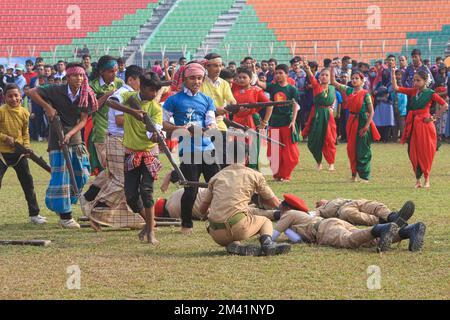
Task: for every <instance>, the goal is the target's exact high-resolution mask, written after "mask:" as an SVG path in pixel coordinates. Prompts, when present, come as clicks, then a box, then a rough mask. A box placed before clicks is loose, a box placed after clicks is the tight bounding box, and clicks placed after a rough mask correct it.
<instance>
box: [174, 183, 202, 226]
mask: <svg viewBox="0 0 450 320" xmlns="http://www.w3.org/2000/svg"><path fill="white" fill-rule="evenodd" d="M183 193H184V189H178V190H176V191H175V192H174V193H172V195H171V196H170V197H169V199H167V201H166V210H167V212H168V213H169V216H170V217H171V218H177V219H180V218H181V197H182V196H183ZM206 193H207V189H206V188H199V189H198V193H197V198H196V199H195V202H194V207H193V208H192V218H193V219H194V220H204V219H205V218H206V216H203V215H202V214H201V213H200V205H201V204H202V202H203V199H204V198H205V196H206Z"/></svg>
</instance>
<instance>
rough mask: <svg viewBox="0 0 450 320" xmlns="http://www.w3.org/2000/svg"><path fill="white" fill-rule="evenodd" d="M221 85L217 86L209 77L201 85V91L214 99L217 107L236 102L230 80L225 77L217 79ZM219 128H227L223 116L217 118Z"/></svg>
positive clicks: (223, 129) (224, 129)
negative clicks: (224, 78)
mask: <svg viewBox="0 0 450 320" xmlns="http://www.w3.org/2000/svg"><path fill="white" fill-rule="evenodd" d="M217 81H218V83H219V85H218V86H215V85H214V84H213V83H212V82H211V80H209V79H208V78H206V79H205V81H203V84H202V85H201V87H200V91H201V92H203V93H204V94H205V95H207V96H208V97H210V98H211V99H213V101H214V105H215V106H216V108H217V107H223V106H225V105H226V104H230V103H234V102H235V101H236V100H235V99H234V96H233V93H232V92H231V87H230V84H229V83H228V82H226V81H225V80H223V79H220V78H219V79H217ZM216 121H217V128H218V129H219V130H222V131H226V130H227V126H226V125H225V123H224V122H223V120H222V116H219V117H217V118H216Z"/></svg>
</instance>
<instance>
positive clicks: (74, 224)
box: [59, 219, 81, 229]
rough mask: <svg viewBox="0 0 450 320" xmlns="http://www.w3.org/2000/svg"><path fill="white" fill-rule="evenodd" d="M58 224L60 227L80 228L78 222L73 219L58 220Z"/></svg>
mask: <svg viewBox="0 0 450 320" xmlns="http://www.w3.org/2000/svg"><path fill="white" fill-rule="evenodd" d="M59 225H60V226H61V228H63V229H80V228H81V227H80V224H79V223H78V222H76V221H75V220H74V219H69V220H63V219H61V220H59Z"/></svg>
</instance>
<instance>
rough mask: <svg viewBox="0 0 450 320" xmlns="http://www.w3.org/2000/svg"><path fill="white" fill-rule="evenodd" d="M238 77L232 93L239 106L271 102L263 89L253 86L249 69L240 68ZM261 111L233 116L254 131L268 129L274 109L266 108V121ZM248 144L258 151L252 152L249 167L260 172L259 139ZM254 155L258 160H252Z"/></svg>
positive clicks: (243, 112) (245, 109)
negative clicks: (260, 115) (262, 117)
mask: <svg viewBox="0 0 450 320" xmlns="http://www.w3.org/2000/svg"><path fill="white" fill-rule="evenodd" d="M237 75H238V77H237V81H236V82H235V83H233V86H232V92H233V96H234V98H235V99H236V101H237V103H238V104H244V103H256V102H269V101H270V99H269V98H268V97H266V95H265V94H264V91H263V90H262V89H260V88H258V87H253V86H252V85H251V80H252V73H251V71H249V70H248V69H244V68H239V69H238V70H237ZM260 110H261V108H252V109H247V108H241V110H239V112H237V113H235V114H233V121H235V122H237V123H239V124H242V125H245V126H247V127H249V128H250V129H253V130H260V129H266V127H267V124H268V123H269V119H270V116H271V115H272V110H273V107H268V108H266V112H265V115H264V119H260V117H259V113H258V112H259V111H260ZM246 142H247V144H248V145H249V147H250V150H252V151H253V149H251V148H256V150H254V151H256V152H250V155H251V157H250V159H249V164H248V167H250V168H253V169H256V170H258V167H259V149H260V146H259V144H260V141H259V137H258V136H257V137H256V138H255V141H250V139H247V140H246ZM255 153H256V154H255ZM253 155H256V159H252V156H253Z"/></svg>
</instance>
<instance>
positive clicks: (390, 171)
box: [0, 143, 450, 299]
mask: <svg viewBox="0 0 450 320" xmlns="http://www.w3.org/2000/svg"><path fill="white" fill-rule="evenodd" d="M33 147H34V149H35V151H36V152H38V153H39V154H42V155H44V158H47V154H46V152H45V149H46V145H45V144H43V143H40V144H34V145H33ZM300 149H301V150H300V164H299V166H298V167H297V169H296V171H295V175H294V177H293V181H292V182H291V183H289V184H275V183H273V182H270V185H271V187H272V188H273V189H274V191H275V192H276V194H277V195H278V196H280V197H281V196H282V194H283V193H294V194H296V195H299V196H301V197H302V198H304V199H305V200H306V202H307V203H308V205H309V206H310V207H312V206H313V205H314V201H315V200H317V199H321V198H333V197H338V196H339V197H347V198H368V199H375V200H379V201H382V202H384V203H386V204H387V205H388V206H390V207H391V208H392V209H398V208H399V207H401V205H402V204H403V202H404V201H405V200H407V199H411V200H413V201H414V202H415V203H416V213H415V215H414V216H413V218H412V219H411V220H412V221H413V222H415V221H423V222H425V223H426V225H427V234H426V238H425V246H424V250H423V252H421V253H411V252H409V251H408V250H407V242H405V241H404V242H402V243H401V244H400V245H399V246H397V244H395V245H393V247H392V250H391V251H389V252H387V253H385V254H382V255H380V254H377V253H375V250H374V249H360V250H340V249H333V248H328V247H319V246H316V245H306V244H302V245H295V246H293V249H292V251H291V253H290V254H289V255H285V256H277V257H238V256H228V255H227V254H226V253H225V251H224V249H223V248H221V247H219V246H218V245H216V244H215V243H214V242H213V241H212V239H211V238H210V237H209V235H208V234H207V233H206V230H205V226H204V223H203V222H196V223H195V228H194V231H195V232H194V234H193V235H192V236H183V235H181V234H180V232H179V230H178V229H177V228H170V227H169V228H159V230H158V233H157V236H158V239H159V240H160V241H161V244H160V245H159V246H158V247H150V246H149V245H148V244H144V243H141V242H139V240H138V238H137V231H127V230H119V231H117V230H108V229H104V231H102V232H100V233H96V232H94V231H93V230H92V229H81V230H77V231H73V230H62V229H60V228H58V226H57V217H56V215H55V214H53V213H51V212H49V211H48V210H47V209H46V208H45V203H44V196H45V189H46V186H47V183H48V180H49V175H48V174H47V173H46V172H45V171H43V170H42V169H40V168H39V167H37V166H36V165H35V164H30V166H31V169H32V172H33V176H34V181H35V187H36V190H37V194H38V201H39V204H40V206H41V209H42V212H41V214H42V215H44V216H46V217H47V218H48V221H49V223H48V224H47V225H45V226H43V227H40V226H33V225H30V224H29V223H28V213H27V205H26V202H25V199H24V197H23V193H22V190H21V187H20V184H19V182H18V180H17V178H16V176H15V172H14V170H12V169H10V170H8V172H7V174H6V175H5V177H4V179H3V183H2V189H1V191H0V238H1V239H48V240H51V241H52V244H51V245H50V246H49V247H29V246H24V247H21V246H1V247H0V286H1V291H0V298H1V299H448V298H449V297H450V272H449V261H450V259H449V258H450V255H449V251H450V243H449V240H450V239H449V234H450V233H449V227H450V222H449V217H450V209H449V198H450V145H448V144H446V145H444V146H443V147H442V148H441V150H440V151H439V152H438V153H437V155H436V158H435V162H434V166H433V171H432V174H431V183H432V187H431V189H430V190H415V189H414V188H413V185H414V182H415V179H414V174H413V172H412V170H411V166H410V163H409V160H408V157H407V153H406V146H401V145H397V144H386V145H380V144H376V145H374V146H373V148H372V150H373V162H372V167H373V169H372V175H373V180H372V182H371V183H370V184H367V185H366V184H362V183H350V182H348V181H349V176H350V173H349V169H348V162H347V157H346V151H345V145H339V146H338V155H337V162H336V167H337V172H334V173H330V172H327V171H323V172H316V171H315V170H314V168H315V164H314V162H313V158H312V156H311V154H310V153H309V152H308V151H307V149H306V145H305V144H301V145H300ZM164 163H165V166H164V171H163V174H165V173H166V172H167V171H168V170H169V167H168V162H167V161H164ZM161 177H162V175H161ZM267 178H268V180H270V177H267ZM157 187H158V189H159V184H157ZM174 188H175V186H172V187H171V189H170V191H173V190H174ZM156 196H160V192H158V193H157V194H156ZM74 213H75V214H74V215H75V217H78V216H79V215H80V214H81V212H80V208H79V206H76V208H75V210H74ZM71 265H78V266H79V267H80V270H81V289H80V290H69V289H67V287H66V281H67V279H68V277H69V274H68V273H67V272H66V271H67V268H68V267H69V266H71ZM371 265H376V266H379V267H380V269H381V289H378V290H369V289H368V288H367V279H368V277H369V274H368V273H367V269H368V267H369V266H371Z"/></svg>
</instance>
